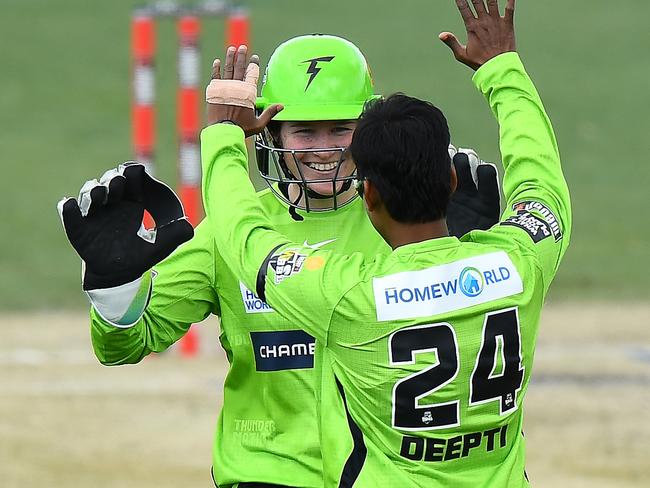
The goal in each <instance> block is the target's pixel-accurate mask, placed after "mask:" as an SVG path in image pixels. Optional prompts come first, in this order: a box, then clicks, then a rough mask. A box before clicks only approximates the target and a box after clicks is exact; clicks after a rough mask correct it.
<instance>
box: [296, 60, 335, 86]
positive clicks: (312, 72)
mask: <svg viewBox="0 0 650 488" xmlns="http://www.w3.org/2000/svg"><path fill="white" fill-rule="evenodd" d="M333 59H334V56H321V57H320V58H313V59H308V60H307V61H303V64H305V63H309V66H308V67H307V74H308V75H309V80H308V81H307V86H306V87H305V91H307V89H308V88H309V85H311V82H312V81H314V78H316V75H317V74H318V73H320V70H321V69H323V68H319V67H318V63H329V62H330V61H332V60H333Z"/></svg>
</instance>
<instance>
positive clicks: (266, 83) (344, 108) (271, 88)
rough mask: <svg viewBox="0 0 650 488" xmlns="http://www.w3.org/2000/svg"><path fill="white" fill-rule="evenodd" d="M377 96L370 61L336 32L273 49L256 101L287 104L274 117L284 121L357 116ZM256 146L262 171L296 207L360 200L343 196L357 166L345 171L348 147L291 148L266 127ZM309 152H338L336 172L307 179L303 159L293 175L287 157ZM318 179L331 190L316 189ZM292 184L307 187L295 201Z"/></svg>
mask: <svg viewBox="0 0 650 488" xmlns="http://www.w3.org/2000/svg"><path fill="white" fill-rule="evenodd" d="M375 98H378V95H375V94H374V92H373V83H372V78H371V76H370V70H369V68H368V64H367V62H366V60H365V58H364V57H363V54H362V53H361V51H359V49H358V48H357V47H356V46H355V45H354V44H352V43H351V42H349V41H347V40H345V39H343V38H341V37H336V36H327V35H308V36H300V37H295V38H293V39H290V40H288V41H286V42H284V43H283V44H281V45H280V46H279V47H278V48H277V49H276V50H275V52H274V53H273V54H272V56H271V58H270V59H269V63H268V65H267V67H266V72H265V73H264V79H263V81H262V90H261V96H260V97H258V99H257V103H256V105H257V109H258V110H260V111H262V110H264V109H265V108H267V107H268V106H270V105H272V104H276V103H279V104H282V105H283V106H284V110H282V111H281V112H280V113H279V114H278V115H276V116H275V117H274V118H273V120H274V121H280V122H283V121H299V122H310V121H311V122H313V121H328V120H356V119H358V118H359V116H360V115H361V112H362V111H363V107H364V105H365V103H366V102H367V101H369V100H372V99H375ZM255 149H256V156H257V164H258V169H259V171H260V175H261V176H262V178H264V180H265V181H266V182H267V183H268V184H269V186H270V187H271V190H272V191H273V192H274V193H275V194H276V195H277V196H278V198H280V199H281V200H283V201H284V202H286V203H287V204H289V205H290V206H292V207H295V208H300V209H302V210H306V211H310V210H311V211H323V210H334V209H337V208H340V207H341V206H343V205H345V204H347V203H349V202H350V201H352V200H353V199H354V194H353V195H351V196H350V198H349V199H347V198H346V200H345V201H341V198H340V194H341V193H343V192H345V191H346V190H347V189H349V188H350V187H351V186H352V184H353V182H354V180H355V172H354V171H353V172H352V174H348V175H341V174H340V171H342V164H341V163H343V161H344V160H346V158H349V155H348V153H347V148H321V149H301V150H291V149H285V148H282V147H279V144H277V143H275V142H274V139H273V137H272V136H271V134H270V133H269V131H268V130H265V131H264V132H263V133H262V134H259V135H258V136H257V137H256V142H255ZM309 152H338V153H339V160H338V163H337V169H336V173H335V175H334V176H333V177H331V178H329V177H328V178H323V179H314V178H305V176H304V174H303V172H302V170H301V168H300V166H301V165H300V163H299V162H298V161H296V162H297V167H298V169H297V173H298V174H292V172H290V171H289V168H288V166H287V164H286V161H285V156H286V155H287V154H292V155H296V154H299V153H309ZM294 159H295V158H294ZM313 183H331V185H332V192H331V194H328V195H321V194H319V193H316V192H315V191H314V190H313V189H311V188H310V187H309V185H310V184H313ZM276 184H277V188H276V186H275V185H276ZM290 185H298V187H299V188H300V190H301V192H300V196H299V198H298V199H297V200H296V201H295V202H293V201H291V199H290V198H289V193H288V188H289V186H290ZM337 187H338V191H337ZM278 190H279V191H278ZM328 193H329V192H328ZM285 194H286V195H285ZM303 195H304V197H305V198H304V199H303V198H301V197H302V196H303ZM310 198H312V199H332V205H330V206H329V207H326V208H313V207H311V208H310V204H309V199H310ZM300 200H303V201H304V203H301V202H300ZM318 207H321V206H320V205H319V206H318Z"/></svg>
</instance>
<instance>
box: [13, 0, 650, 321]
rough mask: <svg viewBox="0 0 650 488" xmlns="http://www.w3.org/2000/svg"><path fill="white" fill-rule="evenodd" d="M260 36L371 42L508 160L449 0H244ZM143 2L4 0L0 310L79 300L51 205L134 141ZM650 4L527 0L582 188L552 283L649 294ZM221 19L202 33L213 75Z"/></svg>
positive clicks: (170, 45) (166, 73)
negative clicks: (451, 45)
mask: <svg viewBox="0 0 650 488" xmlns="http://www.w3.org/2000/svg"><path fill="white" fill-rule="evenodd" d="M246 4H247V5H248V6H249V7H250V9H251V13H252V17H251V21H252V29H251V30H252V39H251V44H252V46H253V49H254V50H255V51H256V52H258V53H259V54H260V56H261V57H262V60H263V61H264V60H266V59H268V57H269V55H270V53H271V52H272V50H273V49H274V48H275V46H277V45H278V44H279V43H280V42H282V41H283V40H285V39H288V38H290V37H292V36H295V35H299V34H303V33H314V32H323V33H332V34H338V35H342V36H344V37H347V38H349V39H351V40H352V41H354V42H355V43H356V44H357V45H358V46H359V47H360V48H361V50H362V51H363V52H364V53H365V54H366V56H367V58H368V60H369V62H370V64H371V67H372V70H373V74H374V78H375V82H376V86H377V90H378V91H380V92H382V93H391V92H394V91H404V92H406V93H408V94H411V95H415V96H419V97H424V98H427V99H429V100H431V101H432V102H434V103H435V104H437V105H439V106H440V107H441V108H442V109H443V110H444V111H445V112H446V114H447V116H448V118H449V123H450V127H451V130H452V136H453V137H452V139H453V141H454V143H455V144H457V145H460V146H464V147H468V146H469V147H474V148H475V149H476V150H477V151H478V152H479V154H480V155H481V156H482V157H483V159H486V160H493V161H497V160H498V146H497V137H496V136H497V128H496V124H495V122H494V120H493V118H492V115H491V113H490V111H489V109H488V107H487V105H486V104H485V102H484V100H483V99H482V97H481V96H480V95H479V94H478V92H477V91H476V90H475V89H474V88H473V87H472V84H471V81H470V76H471V72H470V71H469V70H468V69H467V68H465V67H464V66H461V65H459V64H458V63H456V62H455V61H454V60H453V58H452V56H451V54H450V52H448V49H447V48H446V47H445V46H444V45H443V44H442V43H440V42H439V41H438V39H437V34H438V33H439V32H440V31H443V30H451V31H453V32H456V33H457V34H459V35H460V34H461V33H462V24H461V22H460V19H459V16H458V13H457V11H456V9H455V6H454V2H453V1H452V0H436V1H431V0H403V1H401V2H394V1H388V0H384V1H370V0H356V1H349V0H348V1H339V0H328V1H324V0H312V1H309V2H302V3H296V2H293V1H289V0H275V1H268V0H249V1H248V2H247V3H246ZM135 5H136V2H134V1H121V2H88V1H82V0H59V1H56V2H51V1H46V0H2V5H1V6H0V32H2V48H1V49H0V72H1V73H2V74H1V75H0V107H1V109H0V155H1V160H0V164H1V165H2V166H1V167H2V177H1V178H0V190H1V192H2V197H3V201H4V205H5V209H7V205H8V211H5V212H3V213H2V220H1V225H2V227H1V228H2V238H1V239H0V270H1V274H0V309H2V310H8V309H18V310H20V309H25V310H27V309H53V308H78V307H81V306H84V298H83V295H82V294H81V293H80V291H79V289H80V285H79V274H80V271H79V268H80V266H79V261H78V258H77V257H76V255H75V254H74V253H73V252H72V250H71V248H70V247H69V245H68V243H67V241H66V239H65V237H64V234H63V232H62V230H61V228H60V223H59V221H58V217H57V214H56V210H55V205H56V202H57V201H58V200H59V199H60V198H61V197H62V196H64V195H75V194H76V193H77V191H78V189H79V187H80V185H81V184H82V183H83V182H84V181H85V180H87V179H90V178H92V177H97V176H99V175H101V173H102V172H103V171H104V170H105V169H107V168H109V167H112V166H114V165H116V164H117V163H119V162H121V161H124V160H128V159H130V158H131V157H132V154H131V142H130V118H129V116H130V101H129V20H130V15H131V11H132V8H133V7H134V6H135ZM648 18H650V3H648V2H645V1H643V0H629V1H627V2H625V3H622V2H618V3H613V2H611V1H605V0H590V1H587V0H574V1H572V2H566V1H561V0H547V1H545V2H540V1H532V0H529V1H526V0H520V1H519V2H518V4H517V19H516V21H517V33H518V49H519V51H520V53H521V56H522V58H523V59H524V62H525V63H526V66H527V68H528V71H529V73H530V74H531V76H532V78H533V80H534V81H535V83H536V85H537V87H538V89H539V91H540V92H541V95H542V99H543V100H544V103H545V106H546V108H547V111H548V113H549V115H550V117H551V120H552V121H553V123H554V126H555V129H556V133H557V137H558V142H559V146H560V151H561V153H562V158H563V163H564V168H565V174H566V177H567V179H568V181H569V185H570V188H571V191H572V200H573V209H574V234H573V241H572V245H571V247H570V249H569V251H568V253H567V256H566V260H565V262H564V263H563V266H562V267H561V269H560V272H559V274H558V277H557V278H556V281H555V283H554V285H553V287H552V292H551V297H552V298H553V299H555V300H567V299H599V298H602V299H630V300H648V297H650V285H649V284H648V281H647V279H646V276H645V273H644V272H643V270H644V269H647V264H646V262H647V260H648V258H649V257H650V244H649V243H650V230H649V225H648V222H649V221H648V217H647V215H646V212H645V207H644V204H645V203H646V200H647V194H648V191H647V187H648V184H649V183H650V165H649V163H648V161H647V160H646V158H647V156H648V154H649V152H648V148H649V146H650V143H649V142H648V134H649V133H650V121H649V120H648V117H647V116H645V113H644V109H646V108H647V107H650V94H649V92H648V81H647V80H648V77H649V75H650V62H648V54H647V48H648V46H650V30H649V29H648V28H647V19H648ZM223 37H224V34H223V22H220V21H217V20H208V21H206V22H205V23H204V31H203V36H202V46H203V48H204V49H203V53H204V57H203V61H202V63H203V70H204V73H203V76H204V79H206V80H207V78H208V72H209V66H210V64H211V59H212V58H213V57H215V56H218V55H220V54H221V53H222V51H223ZM158 44H159V56H158V58H157V65H158V68H159V70H158V77H157V81H158V85H157V97H158V101H159V103H158V117H157V118H158V129H159V131H158V144H157V148H156V154H157V160H156V163H157V165H158V175H159V176H160V177H161V178H163V179H164V180H165V181H168V182H170V183H173V182H174V181H175V171H176V170H175V158H176V136H175V132H174V127H175V103H176V102H175V100H176V94H175V83H176V67H175V63H176V61H175V56H176V51H175V49H176V35H175V30H174V26H173V24H172V23H171V22H170V21H163V22H162V23H161V24H160V27H159V29H158Z"/></svg>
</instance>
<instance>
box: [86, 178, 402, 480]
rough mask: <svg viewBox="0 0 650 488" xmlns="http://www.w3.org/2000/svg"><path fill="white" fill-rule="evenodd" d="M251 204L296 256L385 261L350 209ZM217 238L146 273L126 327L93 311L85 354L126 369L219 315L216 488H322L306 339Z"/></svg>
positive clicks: (203, 228)
mask: <svg viewBox="0 0 650 488" xmlns="http://www.w3.org/2000/svg"><path fill="white" fill-rule="evenodd" d="M215 191H221V190H220V189H215ZM257 198H258V202H259V204H260V206H261V207H262V208H263V211H264V213H265V215H266V216H267V218H268V219H269V221H270V222H272V225H273V226H274V228H276V229H278V230H279V231H280V232H282V233H284V234H285V235H288V236H290V238H291V239H292V240H295V241H297V242H300V243H301V244H303V245H305V246H311V247H312V248H323V249H333V250H337V251H340V252H346V253H347V252H360V253H363V254H364V255H368V256H374V255H375V254H377V253H381V252H386V253H388V252H389V251H390V248H388V246H387V245H386V243H385V242H384V241H383V240H382V239H381V237H380V236H379V235H378V234H377V233H376V232H375V230H374V229H373V228H372V225H371V224H370V222H369V221H368V219H367V217H366V215H365V211H364V210H363V203H362V201H361V200H360V199H357V200H356V201H354V202H352V203H350V204H349V205H347V206H345V207H342V208H340V209H339V210H337V211H335V212H323V213H313V212H312V213H308V214H307V213H302V215H303V218H304V220H302V221H299V222H296V221H294V220H293V219H292V218H291V216H290V215H289V212H288V209H287V207H286V206H284V205H283V204H282V203H281V202H280V201H279V200H278V199H277V198H276V197H275V196H274V195H273V194H272V193H271V192H270V191H268V190H267V191H263V192H260V193H259V194H258V196H257ZM219 232H220V230H219V229H218V228H214V227H211V226H210V222H208V221H205V220H204V221H203V222H202V223H201V224H200V225H199V226H198V227H197V229H196V232H195V236H194V238H193V239H192V240H191V241H189V242H187V243H186V244H184V245H183V246H181V247H179V249H177V250H176V251H175V252H174V253H173V254H172V255H171V256H170V257H169V258H167V259H166V260H164V261H163V262H161V263H160V264H158V265H157V266H156V267H155V268H154V271H155V275H154V279H153V289H152V295H151V299H150V301H149V304H148V305H147V308H146V310H145V313H144V315H143V316H142V318H141V319H140V320H139V321H138V322H137V323H136V324H135V325H134V326H132V327H130V328H118V327H115V326H114V325H111V324H109V323H107V322H105V321H104V320H102V318H101V317H100V316H99V314H97V313H96V312H94V311H93V312H92V327H91V335H92V340H93V346H94V349H95V354H96V355H97V357H98V358H99V359H100V361H102V362H103V363H104V364H124V363H136V362H138V361H140V360H141V359H142V358H143V357H144V356H146V355H147V354H149V353H150V352H152V351H154V352H160V351H163V350H165V349H166V348H167V347H169V346H170V345H171V344H172V343H174V342H175V341H177V340H178V339H180V338H181V337H182V336H183V335H184V334H185V333H186V332H187V330H188V328H189V327H190V325H191V324H192V323H197V322H200V321H201V320H203V319H205V318H206V317H207V316H208V315H210V314H216V315H219V316H220V319H221V322H220V323H221V333H220V340H221V344H222V346H223V348H224V350H225V352H226V355H227V357H228V360H229V362H230V368H229V371H228V373H227V376H226V378H225V385H224V393H223V398H224V403H223V407H222V410H221V414H220V417H219V420H218V423H217V428H216V434H215V438H214V449H213V472H214V477H215V480H216V482H217V483H218V484H219V485H220V486H228V485H229V484H233V483H237V482H253V481H259V482H266V483H273V484H280V485H294V484H297V485H299V486H303V487H309V488H312V487H319V486H322V465H321V455H320V442H319V438H318V426H317V420H316V408H315V396H314V373H313V372H314V369H313V360H314V348H315V345H314V338H313V336H310V335H309V334H307V333H305V332H304V331H303V330H302V327H303V324H299V323H296V322H294V321H293V320H287V319H285V318H283V317H282V316H281V315H280V314H278V313H276V312H274V311H273V309H271V308H270V307H269V306H268V305H267V304H266V303H264V302H263V301H262V300H260V299H259V298H258V297H257V296H255V294H254V292H253V291H251V290H254V288H251V287H250V286H248V287H247V286H245V285H244V284H242V283H241V282H240V281H239V280H238V279H237V278H236V276H235V275H234V274H233V272H232V271H231V263H230V261H229V259H224V258H223V257H222V256H221V255H220V254H219V253H218V252H217V250H216V246H215V243H214V234H216V233H219ZM359 236H362V237H359ZM232 237H234V236H232Z"/></svg>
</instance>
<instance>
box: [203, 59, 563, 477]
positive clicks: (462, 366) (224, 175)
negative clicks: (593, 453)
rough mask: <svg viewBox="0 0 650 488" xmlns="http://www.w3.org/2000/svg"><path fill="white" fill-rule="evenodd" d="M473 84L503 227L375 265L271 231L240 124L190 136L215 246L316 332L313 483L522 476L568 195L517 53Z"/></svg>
mask: <svg viewBox="0 0 650 488" xmlns="http://www.w3.org/2000/svg"><path fill="white" fill-rule="evenodd" d="M474 82H475V83H476V85H477V87H478V88H479V89H480V90H481V91H482V92H483V93H484V94H485V96H486V97H487V99H488V101H489V103H490V105H491V107H492V109H493V111H494V113H495V115H496V117H497V119H498V121H499V125H500V145H501V152H502V156H503V164H504V167H505V176H504V183H503V189H504V194H505V196H506V199H507V208H506V211H505V212H504V214H503V216H502V219H501V222H500V224H499V225H497V226H494V227H493V228H492V229H490V230H489V231H474V232H471V233H470V234H468V235H467V236H465V237H463V238H462V239H461V240H458V239H456V238H455V237H446V238H440V239H434V240H430V241H426V242H420V243H415V244H410V245H405V246H402V247H399V248H397V249H396V250H394V251H393V252H392V253H388V254H385V255H378V256H376V257H374V258H372V259H369V258H368V257H367V256H364V255H363V254H361V253H356V254H349V255H340V254H337V253H335V252H332V251H330V250H326V249H322V250H314V249H310V248H308V247H305V246H304V245H302V243H301V242H300V240H294V239H291V236H283V235H281V234H279V233H278V232H276V231H274V230H273V227H272V225H271V224H270V223H269V222H268V220H267V219H265V217H264V215H263V213H262V212H261V209H260V208H259V202H258V200H257V199H256V198H255V197H254V193H253V190H252V186H251V185H250V182H249V180H248V177H247V171H246V164H247V159H246V152H245V146H244V141H243V133H242V131H241V129H239V128H238V127H233V126H228V125H224V124H220V125H216V126H212V127H208V128H206V129H205V130H204V131H203V134H202V152H203V185H204V187H203V192H204V200H205V206H206V212H207V218H208V220H209V221H210V222H211V223H212V225H215V226H218V227H219V228H220V229H222V230H224V232H222V233H219V236H218V237H217V238H216V243H217V246H218V248H219V250H220V251H221V252H222V253H223V255H224V256H228V257H227V259H230V260H231V262H230V264H231V268H232V269H233V270H234V271H235V273H236V274H237V275H238V276H241V277H242V279H243V281H244V283H246V284H247V286H249V288H251V289H253V288H254V289H255V290H256V291H257V293H258V295H259V296H262V297H264V298H265V299H266V300H267V301H268V303H269V304H270V305H271V306H272V307H274V309H275V310H276V311H278V312H279V313H281V314H282V315H284V316H285V317H287V319H288V320H289V321H290V322H291V323H295V324H303V326H304V328H305V330H306V331H307V332H308V333H309V334H311V335H313V336H314V337H316V339H317V345H318V349H317V354H316V363H317V365H316V369H317V373H316V374H317V381H318V386H317V395H318V396H319V402H318V405H319V427H320V433H321V449H322V451H323V463H324V481H325V486H352V485H354V486H360V487H373V488H374V487H376V486H399V487H409V486H412V487H419V486H427V487H448V486H454V487H472V488H474V487H478V486H489V487H509V488H512V487H524V486H527V484H528V483H527V481H526V478H525V472H524V459H525V455H524V439H523V434H522V404H523V400H524V396H525V393H526V389H527V387H528V383H529V379H530V375H531V372H532V365H533V356H534V349H535V341H536V337H537V328H538V323H539V316H540V310H541V307H542V304H543V301H544V297H545V295H546V293H547V290H548V287H549V285H550V283H551V281H552V279H553V277H554V275H555V273H556V270H557V268H558V264H559V262H560V260H561V258H562V256H563V254H564V252H565V250H566V247H567V245H568V241H569V233H570V226H571V213H570V202H569V194H568V189H567V186H566V183H565V180H564V177H563V175H562V171H561V167H560V158H559V154H558V149H557V145H556V141H555V136H554V134H553V130H552V128H551V124H550V121H549V120H548V117H547V116H546V113H545V111H544V108H543V106H542V103H541V100H540V99H539V96H538V94H537V92H536V90H535V88H534V86H533V84H532V82H531V81H530V79H529V78H528V76H527V75H526V72H525V70H524V68H523V66H522V65H521V62H520V60H519V57H518V55H517V54H516V53H507V54H503V55H501V56H498V57H496V58H494V59H493V60H490V61H489V62H488V63H486V64H485V65H484V66H483V67H481V68H480V69H479V70H478V71H477V73H476V75H475V77H474ZM217 188H219V189H222V190H223V192H221V193H218V192H217V191H216V189H217ZM291 241H293V242H291ZM254 398H255V397H254V396H253V397H251V400H254ZM296 482H297V480H296V481H294V483H296Z"/></svg>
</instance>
